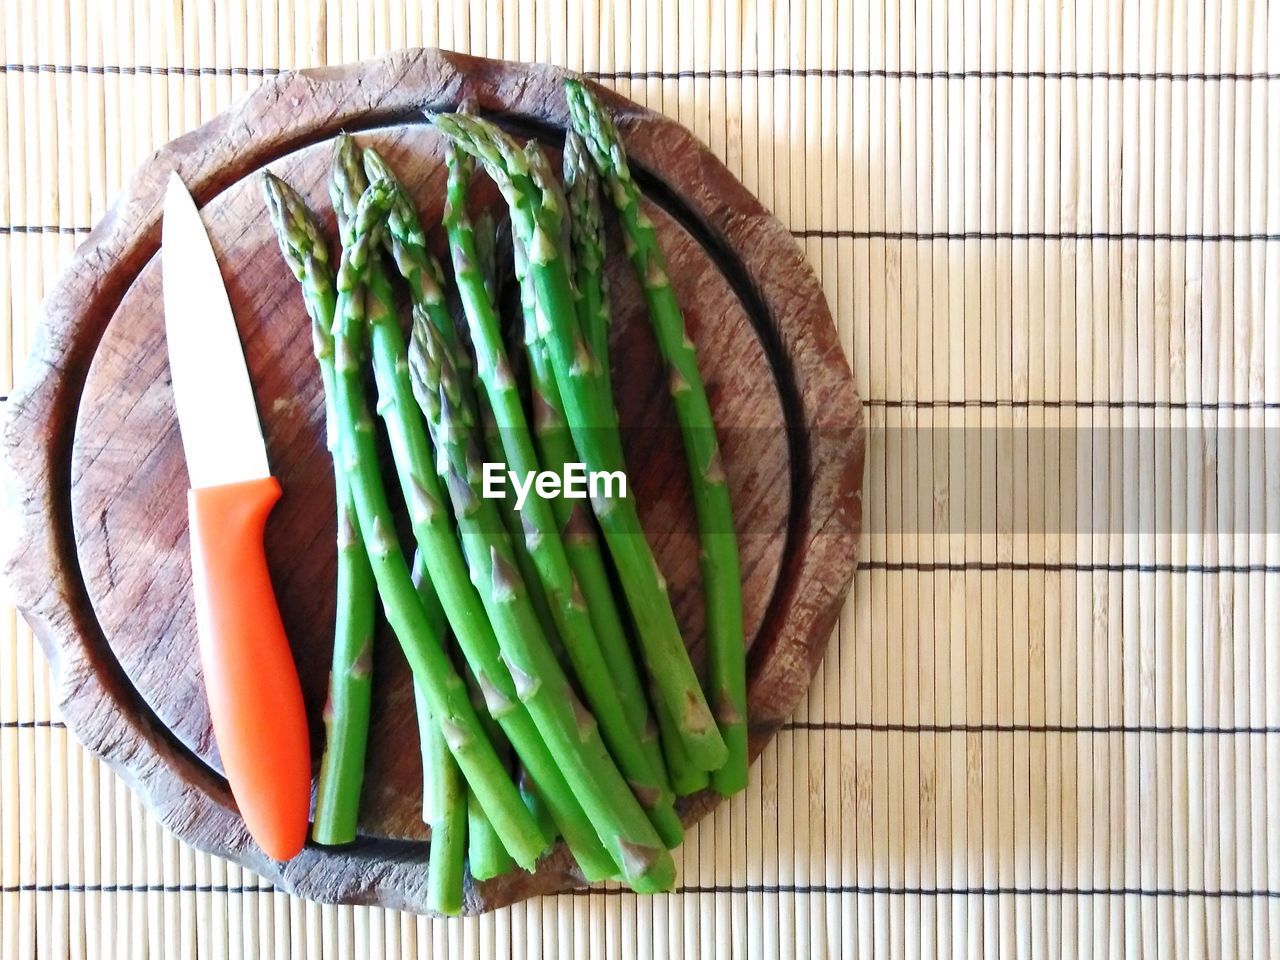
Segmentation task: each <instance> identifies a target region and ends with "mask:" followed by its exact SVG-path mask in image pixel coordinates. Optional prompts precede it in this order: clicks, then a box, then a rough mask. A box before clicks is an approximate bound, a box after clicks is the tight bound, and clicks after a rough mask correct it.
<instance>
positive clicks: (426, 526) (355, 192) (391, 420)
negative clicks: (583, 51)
mask: <svg viewBox="0 0 1280 960" xmlns="http://www.w3.org/2000/svg"><path fill="white" fill-rule="evenodd" d="M364 182H365V175H364V171H363V169H362V167H361V164H360V160H359V152H358V148H357V147H356V145H355V142H354V141H353V140H352V139H351V138H350V137H340V138H339V139H338V142H337V154H336V156H335V162H334V167H333V176H332V178H331V181H330V194H331V196H332V197H333V204H334V209H335V210H341V211H351V210H353V209H357V205H358V203H363V202H364V201H363V200H359V201H357V199H356V198H357V197H359V196H360V193H361V191H362V189H363V184H364ZM378 183H379V187H380V190H379V193H380V195H382V196H384V197H385V200H384V201H383V202H385V203H386V204H387V205H388V206H390V205H391V203H392V202H393V201H394V200H396V199H397V198H400V199H403V193H402V192H401V191H400V190H398V189H397V187H396V186H395V184H393V183H391V182H390V181H386V180H381V181H378ZM409 210H410V211H412V207H411V206H410V207H409ZM346 216H350V215H349V214H347V213H344V214H341V215H340V219H339V223H340V224H341V223H342V218H343V217H346ZM375 249H376V248H375ZM367 256H368V254H367V252H366V258H367ZM339 279H341V277H340V278H339ZM379 281H380V282H379ZM339 289H341V284H340V285H339ZM369 306H370V310H369V335H370V341H371V343H372V347H373V366H374V377H375V380H376V381H377V385H378V395H379V401H378V409H379V412H380V413H381V415H382V417H383V420H384V422H385V423H386V426H387V434H388V438H389V440H390V444H391V452H392V458H393V460H394V461H395V465H396V472H397V474H398V476H399V478H400V484H401V488H402V490H403V493H404V497H405V501H406V502H407V503H408V504H409V514H410V523H411V526H412V527H413V532H414V536H415V538H416V539H417V542H418V546H419V549H421V550H422V551H423V552H424V553H425V554H427V555H428V556H430V558H431V562H430V563H429V564H428V573H429V574H430V578H431V581H432V584H433V585H434V587H435V589H436V593H437V595H438V596H439V598H440V602H441V603H442V604H443V606H444V609H445V613H446V614H447V615H448V618H449V623H450V624H451V625H452V627H453V630H454V634H455V636H456V638H457V641H458V645H459V647H460V648H461V650H462V652H463V655H464V656H465V657H466V660H467V663H468V665H469V666H470V668H471V670H472V671H473V672H474V673H475V675H476V679H477V681H478V682H479V683H480V687H481V689H482V690H483V691H484V695H485V702H486V703H487V704H488V706H489V713H490V715H491V716H492V717H493V718H494V719H495V720H497V721H498V723H499V725H500V726H501V727H502V729H503V731H504V732H505V733H506V734H507V737H508V739H509V740H510V741H511V744H512V746H513V747H514V748H515V750H516V753H517V754H518V755H519V757H520V759H521V761H522V762H523V763H524V764H525V766H526V767H527V768H528V769H529V772H530V775H531V776H532V777H533V779H534V781H535V782H536V783H537V784H538V787H539V789H540V790H541V792H542V795H543V796H544V797H546V799H547V803H548V805H549V806H550V808H551V811H552V814H553V815H554V816H555V818H556V825H557V826H558V827H559V828H560V832H561V833H562V834H563V835H564V838H565V842H566V843H567V844H568V845H569V848H570V849H571V850H572V851H573V854H574V857H575V858H576V859H577V861H578V865H579V866H580V867H581V869H582V871H583V875H584V876H585V877H586V878H587V879H588V880H599V879H603V878H605V877H608V876H612V875H613V874H614V873H615V872H616V870H617V867H616V865H615V860H616V858H615V857H613V856H611V855H610V852H609V851H606V849H605V847H604V845H602V839H603V838H602V837H600V836H598V835H597V831H596V829H595V828H594V826H593V821H592V820H591V819H589V817H588V811H587V810H586V809H584V807H585V803H584V802H580V801H579V799H578V797H579V795H585V794H586V791H584V789H583V786H582V783H581V780H582V779H583V776H582V774H581V772H580V771H577V770H574V769H572V768H569V767H566V769H565V770H564V771H563V772H562V771H561V766H560V764H561V762H562V761H561V755H563V753H564V751H565V747H564V745H563V744H561V745H560V746H559V747H558V748H557V747H555V746H553V745H551V744H549V743H546V742H544V740H543V736H544V735H545V734H544V733H543V724H542V723H538V724H535V722H534V720H535V717H537V716H538V715H540V714H544V715H545V714H551V713H554V711H553V710H549V709H546V706H545V705H544V703H543V700H544V699H545V698H535V697H533V696H532V693H534V692H536V690H534V691H530V689H529V687H528V685H527V684H524V683H523V678H525V677H526V676H540V675H541V674H540V672H537V671H535V672H534V673H530V672H529V670H530V669H531V668H532V664H530V663H529V662H528V661H527V659H526V658H524V657H521V656H519V655H518V654H512V653H510V652H509V651H508V650H506V649H504V648H501V647H499V644H498V641H497V638H496V637H495V634H494V629H493V625H492V624H491V623H490V621H489V612H488V611H487V609H486V606H485V604H484V603H483V602H482V600H481V598H480V593H479V592H478V591H483V592H484V595H485V596H486V597H492V593H493V585H492V580H491V577H489V576H488V575H484V576H481V575H480V573H481V570H482V569H483V568H482V567H480V566H477V567H476V573H477V576H476V578H475V585H473V583H472V572H471V570H470V569H469V568H468V563H467V560H466V559H464V557H463V553H462V549H461V547H460V545H459V543H458V537H457V536H456V535H455V533H454V529H453V525H452V524H451V523H450V520H449V516H448V511H447V509H446V508H445V504H446V502H447V501H446V500H445V497H444V494H443V492H442V489H441V482H440V480H439V478H438V477H437V475H436V471H435V469H433V467H432V451H431V444H430V442H429V441H428V439H427V436H426V432H425V429H424V427H423V423H422V417H421V416H420V415H419V413H418V412H417V409H416V401H415V399H414V395H413V388H412V386H411V384H410V377H409V369H408V367H409V364H408V357H407V351H406V347H405V342H404V336H403V334H402V333H401V331H400V325H399V323H398V322H397V320H396V317H395V304H394V302H393V301H392V299H391V293H390V289H389V285H388V284H387V283H386V278H385V276H383V275H381V273H380V272H371V273H370V296H369ZM414 315H415V317H416V318H418V319H424V318H425V317H426V316H427V315H428V312H427V311H425V310H423V309H419V308H415V310H414ZM424 322H426V323H428V325H429V326H430V327H431V329H433V330H435V331H436V332H437V333H438V334H439V335H440V337H441V339H442V340H443V339H444V336H445V335H444V333H443V332H442V331H440V329H439V327H438V326H437V325H436V324H435V323H434V322H431V321H426V320H425V319H424ZM449 326H450V327H451V323H450V324H449ZM455 342H456V340H455ZM454 419H455V422H456V423H457V424H458V425H459V426H461V424H462V421H463V419H464V418H463V416H462V415H461V414H459V415H458V416H456V417H455V418H454ZM446 475H448V474H447V473H446ZM449 485H450V486H451V487H454V486H456V482H449ZM458 519H459V520H461V519H462V518H461V517H459V518H458ZM486 532H487V533H488V534H489V535H491V536H497V535H498V534H499V533H500V530H499V529H498V525H497V524H492V525H490V526H489V527H488V529H487V531H486ZM472 559H476V558H472ZM535 635H536V634H531V636H535ZM553 663H554V660H553ZM514 677H519V678H521V680H522V683H521V687H520V688H519V689H518V688H517V685H516V682H515V679H514ZM520 692H523V693H525V694H526V696H525V697H521V696H519V695H518V694H519V693H520ZM531 700H533V701H536V704H535V703H532V702H529V701H531ZM468 705H469V704H468ZM566 706H567V704H566ZM535 709H536V712H535ZM546 719H547V717H546V716H544V717H543V720H544V722H545V721H546ZM495 756H496V754H495ZM459 764H460V765H461V759H460V758H459ZM463 772H464V774H465V773H466V768H465V766H464V767H463ZM571 777H574V781H575V782H574V783H573V785H572V787H571V785H570V778H571ZM467 779H468V782H472V781H471V778H470V777H469V776H468V778H467ZM587 779H589V777H588V778H587ZM472 786H473V787H475V784H474V783H472ZM476 792H477V795H478V796H479V798H480V801H481V804H482V805H483V806H484V808H485V811H486V812H487V813H488V814H489V818H490V820H491V821H492V822H493V825H494V828H495V829H497V830H498V832H499V835H500V836H501V837H502V841H503V845H504V846H506V848H507V850H508V852H509V853H511V855H512V856H513V857H515V859H516V862H517V863H519V864H520V865H521V866H524V862H523V860H522V859H521V855H520V854H519V853H518V852H517V849H516V848H515V847H513V846H512V843H513V842H515V841H514V839H513V838H512V837H509V836H508V834H507V832H506V830H504V829H503V824H502V823H500V822H499V820H498V818H497V817H496V816H495V813H494V810H493V809H491V808H490V805H489V804H488V803H487V802H486V800H485V796H484V795H483V794H482V793H480V791H479V790H477V791H476ZM522 809H523V808H522ZM524 812H525V814H526V818H527V816H528V811H527V810H524Z"/></svg>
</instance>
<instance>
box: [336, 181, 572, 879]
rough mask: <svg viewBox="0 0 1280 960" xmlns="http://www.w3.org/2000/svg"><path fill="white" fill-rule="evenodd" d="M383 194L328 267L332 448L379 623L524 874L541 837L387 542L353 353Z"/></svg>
mask: <svg viewBox="0 0 1280 960" xmlns="http://www.w3.org/2000/svg"><path fill="white" fill-rule="evenodd" d="M387 193H388V191H387V188H386V187H385V185H382V184H377V185H374V186H372V187H370V188H369V190H368V191H366V195H365V196H364V197H363V199H362V200H361V202H360V204H359V206H358V207H357V208H356V209H355V212H354V214H353V215H352V216H351V218H350V221H351V222H350V224H349V226H350V229H349V230H344V233H345V234H346V236H347V242H346V243H345V244H344V246H343V253H342V261H341V263H340V265H339V269H338V281H337V284H338V305H337V308H336V311H335V321H334V323H335V329H334V373H335V385H336V391H335V400H334V410H335V419H336V421H337V425H338V438H339V451H340V454H341V456H342V458H343V466H344V468H345V469H346V471H347V477H348V488H349V489H350V491H351V496H352V500H353V501H354V504H355V508H356V517H357V522H358V525H359V530H360V534H361V537H362V538H363V540H364V545H365V550H366V551H367V553H368V556H369V561H370V564H371V566H372V568H373V575H374V580H375V581H376V583H377V585H378V593H379V595H380V596H381V598H382V603H383V608H384V609H385V611H386V614H387V620H388V621H389V622H390V624H391V628H392V630H393V631H394V632H395V634H396V637H397V639H398V640H399V641H400V645H401V647H402V648H403V650H404V653H405V657H406V659H407V660H408V661H409V667H410V669H412V670H413V674H414V678H415V680H416V681H417V682H419V683H421V685H422V688H423V693H424V695H425V699H426V701H427V703H428V704H429V705H430V708H431V713H432V715H433V716H434V717H435V719H436V721H437V723H438V724H439V727H440V730H441V733H442V734H443V736H444V739H445V742H446V744H447V745H448V747H449V751H450V752H451V753H452V754H453V756H454V759H455V760H457V762H458V766H459V767H460V768H461V769H462V772H463V774H464V775H465V776H466V778H467V782H468V783H469V784H471V786H472V788H473V789H474V790H475V791H476V793H477V795H478V796H479V797H480V799H481V802H482V803H483V804H484V807H485V810H486V811H487V812H488V813H489V818H490V820H492V821H493V824H494V827H495V829H497V830H498V832H499V834H500V835H501V836H502V840H503V844H504V845H505V846H506V847H507V849H508V850H509V851H511V854H512V856H513V857H515V858H516V861H517V862H518V863H519V864H520V865H521V866H522V867H524V868H525V869H531V868H532V867H533V865H534V864H535V863H536V862H537V859H538V856H539V855H540V854H541V853H542V852H543V850H544V849H545V848H546V845H547V844H546V839H545V838H544V837H543V836H542V834H541V831H540V830H539V829H538V825H537V823H536V822H534V820H533V819H532V817H531V816H530V815H529V811H528V809H527V808H526V807H525V805H524V803H523V801H522V799H521V797H520V794H519V791H518V790H517V789H516V787H515V784H513V783H512V782H511V778H510V777H509V776H508V775H507V771H506V770H505V769H504V768H503V766H502V762H501V760H499V758H498V755H497V754H496V753H495V752H494V749H493V746H492V744H490V743H489V741H488V739H487V738H486V737H485V735H484V731H483V729H482V728H481V727H480V720H479V718H478V717H477V716H476V713H475V710H474V708H473V707H472V706H471V701H470V699H469V698H468V697H467V690H466V685H465V684H464V683H463V682H462V678H461V677H459V676H458V674H457V671H455V670H454V668H453V664H452V663H451V662H450V661H449V658H448V656H447V655H446V654H445V652H444V649H443V646H442V638H441V636H440V634H439V632H438V630H437V629H436V628H435V627H434V626H433V624H432V622H431V620H430V619H429V618H428V616H427V613H426V611H425V610H424V608H423V605H422V600H421V599H420V598H419V596H418V592H417V590H416V589H415V587H414V584H413V578H412V576H411V575H410V572H409V566H408V564H407V563H406V562H405V559H404V554H403V552H402V551H401V549H400V544H399V542H398V541H397V539H396V536H395V525H394V520H393V518H392V515H391V508H390V505H389V504H388V502H387V495H386V490H385V488H384V487H383V484H382V477H381V474H380V473H379V470H378V455H377V449H376V446H375V443H374V436H373V421H372V419H371V418H370V415H369V408H368V403H367V402H366V400H365V396H364V379H363V377H362V376H361V368H362V364H361V363H360V356H361V354H362V353H363V352H364V349H365V344H366V335H367V327H366V315H365V299H366V298H365V283H364V274H365V271H366V269H367V267H368V265H369V259H370V253H371V252H373V251H376V249H377V247H376V244H377V242H378V234H377V231H378V229H379V224H380V222H381V220H382V219H385V216H386V204H387ZM418 506H419V509H428V510H429V509H433V508H434V509H435V510H436V511H437V512H440V511H441V510H442V509H443V508H442V505H441V504H440V503H439V501H437V502H436V503H434V504H428V503H427V502H426V501H425V500H424V501H422V502H421V503H420V504H419V505H418Z"/></svg>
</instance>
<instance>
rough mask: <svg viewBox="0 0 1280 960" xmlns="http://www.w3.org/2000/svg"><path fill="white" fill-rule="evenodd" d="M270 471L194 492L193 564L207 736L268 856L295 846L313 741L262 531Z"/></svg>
mask: <svg viewBox="0 0 1280 960" xmlns="http://www.w3.org/2000/svg"><path fill="white" fill-rule="evenodd" d="M279 499H280V484H279V482H277V481H276V479H275V478H274V477H266V478H264V479H261V480H249V481H246V482H244V483H230V484H225V485H223V486H217V487H204V488H202V489H198V490H191V491H190V492H189V494H188V496H187V509H188V513H189V516H190V520H191V566H192V573H193V575H194V579H195V596H196V620H197V622H198V624H199V634H200V662H201V665H202V667H203V668H204V683H205V691H206V693H207V694H208V697H209V713H210V716H211V717H212V718H213V734H214V737H215V738H216V739H217V741H218V752H219V753H220V754H221V755H222V766H223V769H224V770H225V771H226V774H227V780H228V781H229V782H230V784H231V792H232V793H233V794H234V795H235V798H236V804H237V805H238V806H239V807H240V815H241V816H242V817H243V818H244V822H245V824H246V825H247V826H248V828H249V833H250V834H251V835H252V836H253V838H254V840H256V841H257V842H258V844H259V846H261V847H262V849H263V850H264V851H266V853H267V854H268V855H269V856H271V857H272V858H273V859H275V860H288V859H289V858H291V857H293V856H294V855H295V854H297V853H298V851H300V850H301V849H302V845H303V843H304V842H305V841H306V836H307V816H308V813H309V810H310V803H311V747H310V741H309V738H308V733H307V716H306V709H305V707H304V706H303V702H302V687H301V685H300V684H299V682H298V671H297V669H296V667H295V666H294V662H293V655H292V653H291V652H290V650H289V641H288V639H287V638H286V637H285V633H284V624H283V622H282V621H281V619H280V608H279V606H278V605H277V604H276V595H275V591H274V590H272V588H271V576H270V574H269V572H268V571H267V559H266V554H265V553H264V551H263V544H262V534H263V529H264V528H265V526H266V522H267V515H268V514H269V513H270V512H271V508H272V507H273V506H275V504H276V501H278V500H279Z"/></svg>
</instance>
